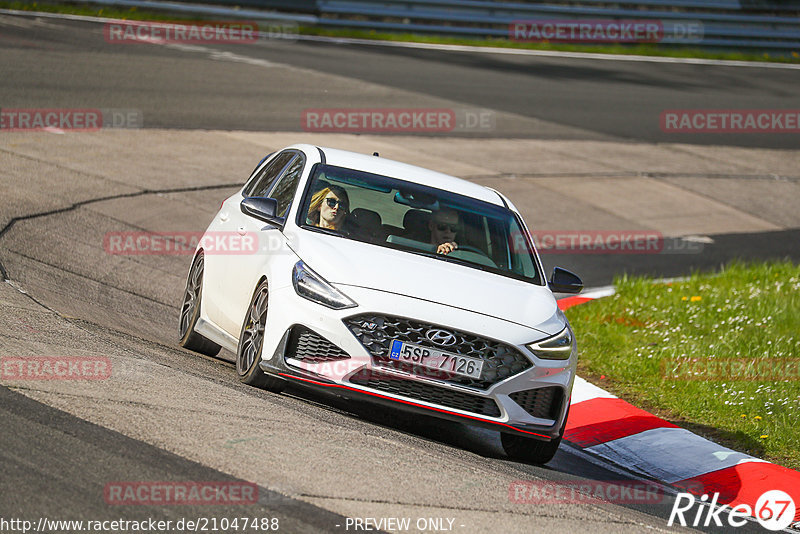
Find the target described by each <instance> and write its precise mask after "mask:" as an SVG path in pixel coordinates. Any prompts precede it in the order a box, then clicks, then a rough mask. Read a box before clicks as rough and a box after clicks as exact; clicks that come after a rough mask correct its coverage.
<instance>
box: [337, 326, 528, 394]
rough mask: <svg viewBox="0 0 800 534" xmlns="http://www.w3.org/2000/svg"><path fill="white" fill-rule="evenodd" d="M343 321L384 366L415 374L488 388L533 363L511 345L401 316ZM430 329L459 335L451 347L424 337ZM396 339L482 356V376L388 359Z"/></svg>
mask: <svg viewBox="0 0 800 534" xmlns="http://www.w3.org/2000/svg"><path fill="white" fill-rule="evenodd" d="M344 322H345V324H346V325H347V327H348V328H349V329H350V331H351V332H352V333H353V334H354V335H355V336H356V337H357V338H358V340H359V341H360V342H361V344H362V345H364V347H365V348H366V349H367V350H368V351H369V353H370V354H371V355H372V360H373V362H375V363H378V364H380V365H381V366H383V367H392V368H394V369H399V370H401V371H405V372H407V373H411V374H415V375H422V376H427V377H430V378H437V379H440V380H445V381H447V382H452V383H454V384H460V385H464V386H470V387H474V388H479V389H486V388H488V387H490V386H491V385H493V384H496V383H497V382H500V381H501V380H503V379H505V378H508V377H509V376H513V375H516V374H518V373H521V372H522V371H524V370H525V369H528V368H530V367H532V366H533V364H532V363H531V362H530V360H528V358H526V357H525V356H524V355H523V354H522V353H521V352H520V351H519V350H517V349H516V348H514V347H512V346H511V345H506V344H505V343H501V342H499V341H495V340H493V339H488V338H485V337H480V336H476V335H475V334H470V333H467V332H461V331H459V330H453V329H452V328H447V327H444V326H439V325H434V324H429V323H421V322H418V321H413V320H411V319H404V318H402V317H393V316H390V315H373V314H363V315H356V316H354V317H349V318H347V319H345V320H344ZM430 329H443V330H447V331H448V332H451V333H452V334H454V335H455V336H456V343H455V344H454V345H452V346H449V347H440V346H438V345H436V344H434V343H433V342H431V341H430V340H429V339H428V338H427V337H425V333H426V332H427V331H428V330H430ZM393 339H399V340H400V341H405V342H408V343H414V344H417V345H422V346H425V347H431V348H434V349H439V350H444V351H446V352H452V353H456V354H461V355H463V356H471V357H473V358H479V359H481V360H483V362H484V363H483V370H482V371H481V376H480V378H478V379H475V378H469V377H464V376H459V375H455V374H452V373H447V372H445V371H443V370H434V369H427V368H425V367H421V366H418V365H414V364H411V363H407V362H399V361H397V360H392V359H390V358H389V344H390V343H391V341H392V340H393Z"/></svg>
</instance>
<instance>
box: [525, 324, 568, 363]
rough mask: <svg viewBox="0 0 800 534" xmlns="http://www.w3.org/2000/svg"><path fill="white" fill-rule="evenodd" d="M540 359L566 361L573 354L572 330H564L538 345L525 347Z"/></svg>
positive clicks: (530, 344)
mask: <svg viewBox="0 0 800 534" xmlns="http://www.w3.org/2000/svg"><path fill="white" fill-rule="evenodd" d="M525 346H526V347H528V348H529V349H531V351H532V352H533V353H534V354H535V355H536V356H538V357H539V358H542V359H545V360H566V359H568V358H569V357H570V354H572V330H570V329H569V326H566V327H564V330H562V331H561V332H559V333H558V334H556V335H554V336H553V337H549V338H547V339H543V340H542V341H537V342H536V343H529V344H528V345H525Z"/></svg>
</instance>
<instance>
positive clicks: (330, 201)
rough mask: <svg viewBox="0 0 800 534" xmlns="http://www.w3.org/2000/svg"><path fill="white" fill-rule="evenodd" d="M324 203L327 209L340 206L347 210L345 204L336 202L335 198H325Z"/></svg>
mask: <svg viewBox="0 0 800 534" xmlns="http://www.w3.org/2000/svg"><path fill="white" fill-rule="evenodd" d="M325 202H327V204H328V207H329V208H335V207H336V206H340V207H341V208H342V209H343V210H346V209H347V202H342V201H341V200H337V199H335V198H326V199H325Z"/></svg>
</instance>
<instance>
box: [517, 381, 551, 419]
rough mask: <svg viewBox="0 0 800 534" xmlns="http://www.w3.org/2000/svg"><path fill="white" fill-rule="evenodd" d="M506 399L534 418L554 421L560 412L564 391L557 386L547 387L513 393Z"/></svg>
mask: <svg viewBox="0 0 800 534" xmlns="http://www.w3.org/2000/svg"><path fill="white" fill-rule="evenodd" d="M508 397H509V398H510V399H511V400H513V401H514V402H516V403H517V404H519V405H520V406H521V407H522V409H523V410H525V411H526V412H528V413H529V414H531V415H532V416H534V417H539V418H541V419H555V418H557V417H558V412H559V411H561V401H562V399H563V398H564V391H563V390H562V389H561V388H560V387H558V386H548V387H546V388H538V389H526V390H525V391H515V392H514V393H512V394H510V395H509V396H508Z"/></svg>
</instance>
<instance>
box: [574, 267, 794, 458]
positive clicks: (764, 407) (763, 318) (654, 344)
mask: <svg viewBox="0 0 800 534" xmlns="http://www.w3.org/2000/svg"><path fill="white" fill-rule="evenodd" d="M615 285H616V287H617V293H616V294H615V295H614V296H612V297H608V298H603V299H599V300H596V301H593V302H589V303H586V304H582V305H580V306H576V307H574V308H571V309H569V310H567V316H568V317H569V320H570V322H571V324H572V326H573V328H574V330H575V332H576V336H577V338H578V342H579V348H580V360H579V374H581V375H582V376H584V377H585V378H587V379H588V380H590V381H591V382H593V383H595V384H598V385H599V386H601V387H603V388H605V389H607V390H609V391H611V392H613V393H615V394H616V395H618V396H620V397H621V398H623V399H625V400H627V401H629V402H631V403H633V404H635V405H637V406H640V407H642V408H645V409H647V410H649V411H651V412H653V413H656V414H657V415H659V416H661V417H663V418H665V419H667V420H669V421H671V422H673V423H675V424H677V425H679V426H682V427H684V428H687V429H689V430H691V431H693V432H695V433H698V434H700V435H703V436H705V437H707V438H709V439H712V440H714V441H716V442H718V443H721V444H723V445H726V446H728V447H730V448H732V449H735V450H739V451H742V452H746V453H749V454H752V455H754V456H758V457H761V458H765V459H768V460H770V461H773V462H775V463H778V464H781V465H784V466H786V467H790V468H793V469H800V433H799V432H798V431H797V429H798V419H800V365H798V364H799V363H800V336H798V332H800V328H799V325H800V266H798V265H794V264H793V263H791V262H788V261H787V262H771V263H762V264H742V263H733V264H730V265H728V266H727V267H725V268H724V269H723V270H722V271H721V272H720V273H717V274H695V275H693V276H691V277H690V278H689V279H688V280H685V281H681V282H673V283H654V282H653V281H652V280H650V279H646V278H629V277H623V278H619V279H617V280H616V281H615Z"/></svg>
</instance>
